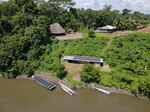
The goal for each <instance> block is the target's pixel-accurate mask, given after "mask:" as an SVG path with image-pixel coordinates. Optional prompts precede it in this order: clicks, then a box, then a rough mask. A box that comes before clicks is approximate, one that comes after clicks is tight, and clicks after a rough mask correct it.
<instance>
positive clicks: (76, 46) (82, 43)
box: [64, 38, 108, 57]
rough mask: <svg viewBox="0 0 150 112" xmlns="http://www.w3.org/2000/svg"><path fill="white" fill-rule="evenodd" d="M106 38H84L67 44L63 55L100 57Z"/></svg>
mask: <svg viewBox="0 0 150 112" xmlns="http://www.w3.org/2000/svg"><path fill="white" fill-rule="evenodd" d="M107 41H108V39H107V38H84V39H80V40H73V41H69V42H68V46H66V49H65V52H64V54H65V55H77V56H91V57H100V56H101V52H102V49H103V48H104V46H106V44H107Z"/></svg>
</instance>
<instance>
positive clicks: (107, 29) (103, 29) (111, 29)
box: [96, 25, 116, 33]
mask: <svg viewBox="0 0 150 112" xmlns="http://www.w3.org/2000/svg"><path fill="white" fill-rule="evenodd" d="M114 31H116V27H115V26H110V25H107V26H104V27H99V28H97V29H96V32H100V33H112V32H114Z"/></svg>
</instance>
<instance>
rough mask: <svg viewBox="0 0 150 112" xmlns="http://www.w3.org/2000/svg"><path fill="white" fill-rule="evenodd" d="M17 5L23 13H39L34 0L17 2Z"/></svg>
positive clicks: (18, 0)
mask: <svg viewBox="0 0 150 112" xmlns="http://www.w3.org/2000/svg"><path fill="white" fill-rule="evenodd" d="M15 3H16V5H17V6H18V8H19V10H20V11H21V12H23V13H32V14H37V13H38V9H37V6H36V4H35V3H34V0H15Z"/></svg>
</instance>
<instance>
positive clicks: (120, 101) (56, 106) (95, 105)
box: [0, 78, 150, 112]
mask: <svg viewBox="0 0 150 112" xmlns="http://www.w3.org/2000/svg"><path fill="white" fill-rule="evenodd" d="M0 112H150V101H147V100H142V99H139V98H136V97H132V96H127V95H120V94H112V95H105V94H103V93H100V92H98V91H96V90H95V91H94V90H90V89H83V90H78V91H77V95H76V96H69V95H68V94H66V93H65V92H64V91H62V90H61V89H60V88H56V89H55V90H54V91H49V90H47V89H45V88H43V87H41V86H39V85H37V84H36V83H35V82H33V81H30V80H27V79H2V78H0Z"/></svg>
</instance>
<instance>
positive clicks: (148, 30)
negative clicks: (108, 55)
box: [102, 26, 150, 54]
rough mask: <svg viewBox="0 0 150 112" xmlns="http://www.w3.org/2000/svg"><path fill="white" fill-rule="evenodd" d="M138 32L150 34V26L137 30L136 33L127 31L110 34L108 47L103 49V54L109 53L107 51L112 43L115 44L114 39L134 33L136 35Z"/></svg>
mask: <svg viewBox="0 0 150 112" xmlns="http://www.w3.org/2000/svg"><path fill="white" fill-rule="evenodd" d="M136 32H144V33H150V26H147V27H145V28H142V29H139V30H135V31H127V30H126V31H116V32H114V33H111V34H109V40H108V42H107V45H106V46H105V47H104V48H103V50H102V54H104V53H105V52H106V51H107V49H108V48H109V47H110V45H111V43H112V42H113V39H114V37H116V36H123V35H129V34H133V33H136Z"/></svg>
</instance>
